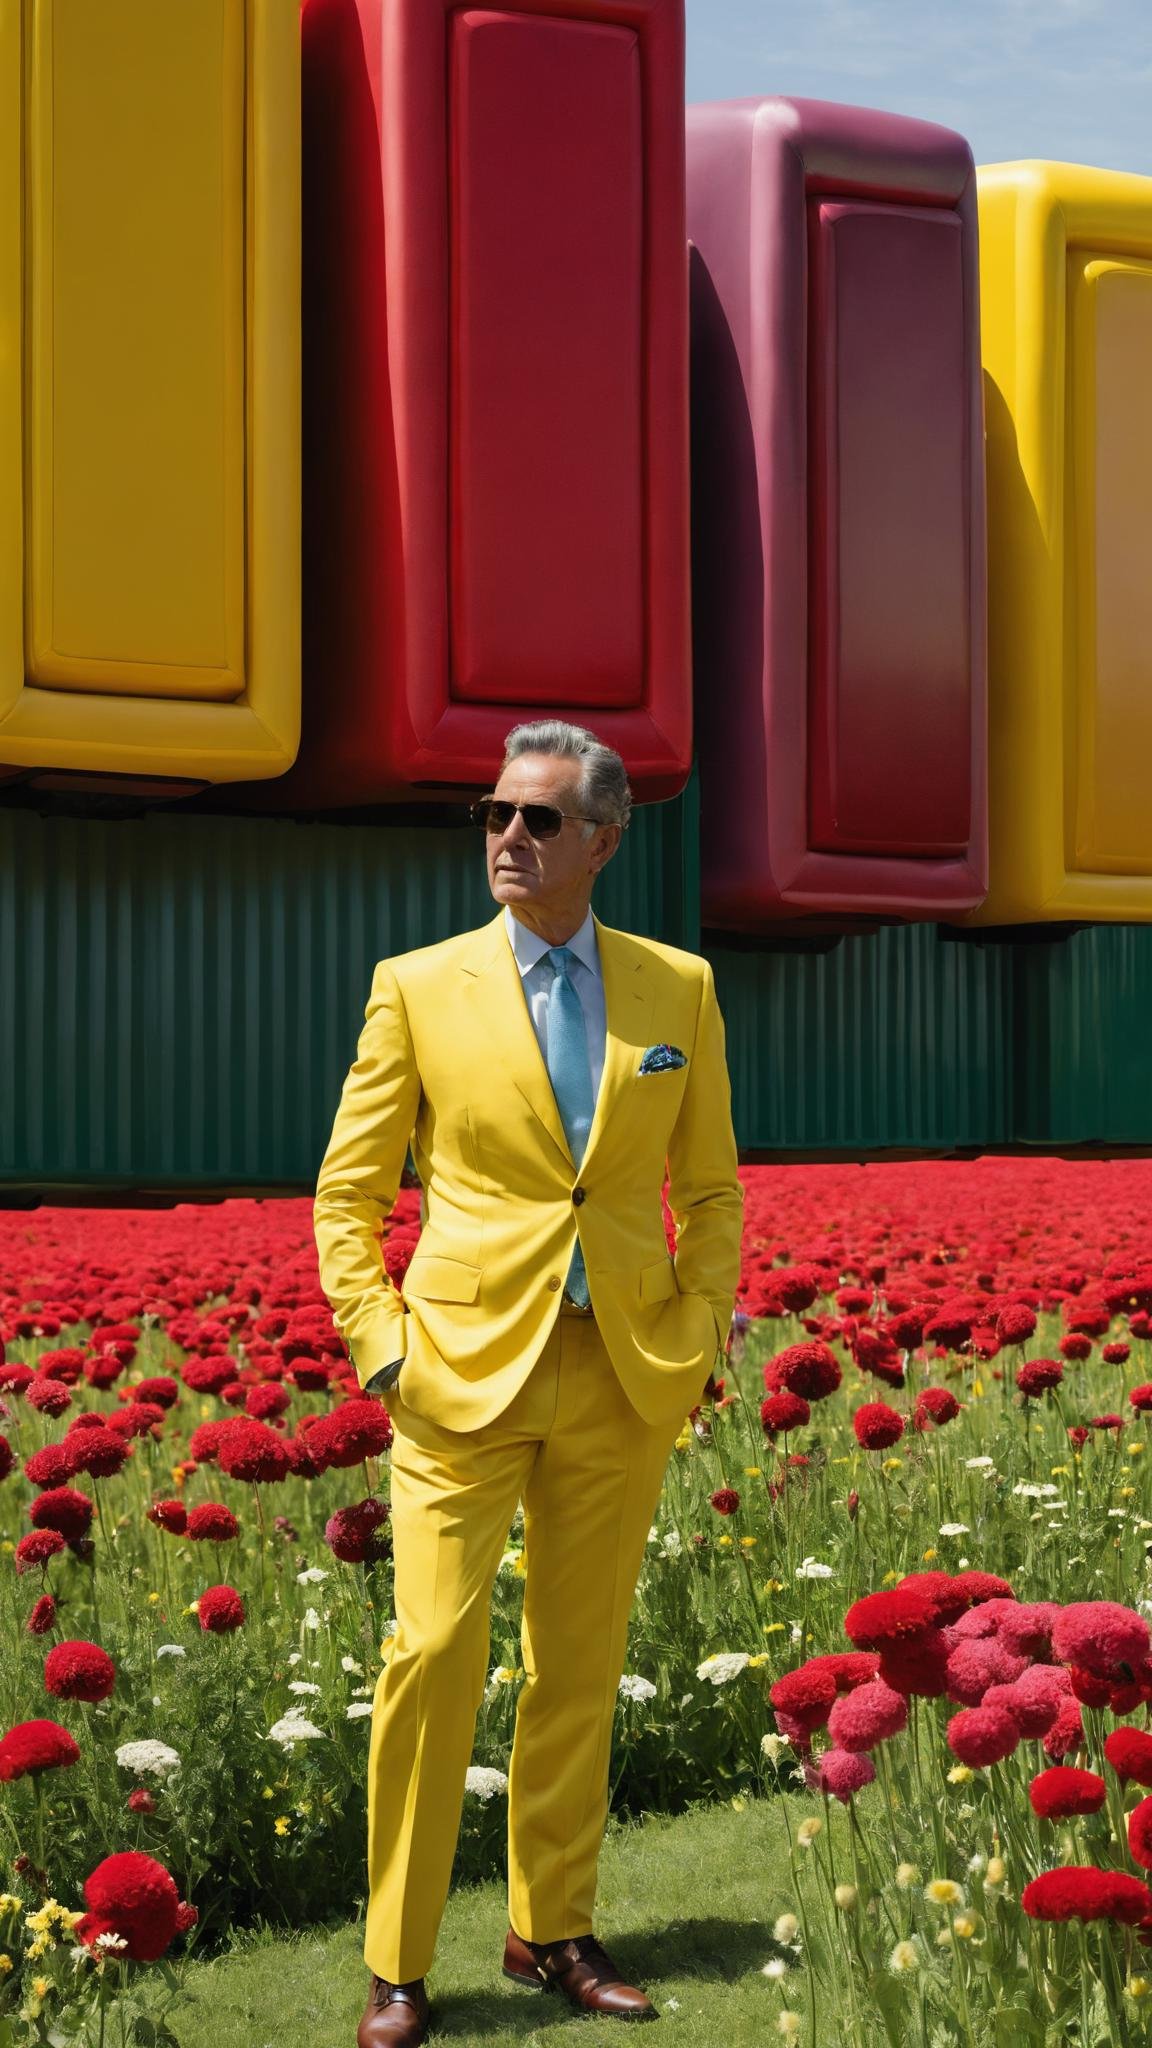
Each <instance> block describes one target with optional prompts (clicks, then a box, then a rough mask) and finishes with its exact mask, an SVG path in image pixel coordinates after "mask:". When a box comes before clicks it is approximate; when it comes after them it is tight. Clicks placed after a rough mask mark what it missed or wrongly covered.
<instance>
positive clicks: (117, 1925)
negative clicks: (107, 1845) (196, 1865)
mask: <svg viewBox="0 0 1152 2048" xmlns="http://www.w3.org/2000/svg"><path fill="white" fill-rule="evenodd" d="M84 1897H85V1898H86V1899H87V1901H88V1905H89V1907H90V1908H91V1910H90V1911H89V1912H87V1913H86V1914H85V1915H84V1918H83V1919H82V1920H81V1921H80V1923H79V1926H78V1929H77V1932H78V1933H79V1936H80V1939H81V1941H84V1942H87V1943H89V1945H91V1944H92V1943H93V1942H94V1941H95V1940H96V1938H97V1936H98V1935H100V1934H118V1935H119V1936H120V1938H121V1940H122V1941H124V1942H125V1943H126V1944H127V1947H126V1949H124V1950H123V1951H122V1953H123V1954H126V1955H127V1956H128V1957H129V1958H130V1959H131V1960H132V1961H133V1962H135V1963H154V1962H156V1961H157V1960H158V1959H159V1957H160V1956H162V1955H163V1954H164V1951H165V1949H166V1948H167V1947H168V1946H169V1944H170V1942H171V1940H172V1937H173V1935H174V1934H175V1933H176V1930H177V1925H178V1914H179V1908H180V1894H179V1892H178V1891H177V1889H176V1884H175V1880H174V1879H173V1878H172V1877H171V1875H170V1874H169V1872H168V1871H167V1870H165V1868H164V1865H163V1864H162V1863H157V1862H156V1860H155V1858H154V1857H152V1856H145V1855H142V1854H141V1852H140V1850H138V1849H124V1850H121V1851H120V1852H119V1854H117V1855H115V1856H106V1857H105V1858H104V1861H103V1862H102V1863H98V1864H97V1865H96V1868H95V1870H94V1871H93V1872H92V1874H91V1876H90V1877H89V1879H88V1881H87V1883H86V1884H85V1886H84Z"/></svg>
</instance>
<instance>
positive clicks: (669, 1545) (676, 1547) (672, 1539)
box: [664, 1529, 684, 1557]
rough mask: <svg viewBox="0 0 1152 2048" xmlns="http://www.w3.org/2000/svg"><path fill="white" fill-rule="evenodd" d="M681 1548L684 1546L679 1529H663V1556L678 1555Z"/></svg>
mask: <svg viewBox="0 0 1152 2048" xmlns="http://www.w3.org/2000/svg"><path fill="white" fill-rule="evenodd" d="M683 1548H684V1538H683V1537H682V1536H681V1534H680V1531H679V1529H665V1531H664V1555H665V1557H679V1555H680V1553H681V1551H682V1550H683Z"/></svg>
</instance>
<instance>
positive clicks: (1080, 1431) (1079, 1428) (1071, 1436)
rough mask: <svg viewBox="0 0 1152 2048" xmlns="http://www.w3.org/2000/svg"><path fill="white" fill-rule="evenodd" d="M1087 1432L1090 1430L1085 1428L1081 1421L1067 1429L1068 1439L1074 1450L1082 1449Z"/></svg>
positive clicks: (1087, 1435) (1085, 1441) (1086, 1438)
mask: <svg viewBox="0 0 1152 2048" xmlns="http://www.w3.org/2000/svg"><path fill="white" fill-rule="evenodd" d="M1089 1434H1090V1432H1089V1431H1088V1430H1086V1429H1085V1427H1084V1425H1083V1423H1082V1422H1077V1423H1075V1424H1074V1425H1073V1427H1072V1428H1071V1429H1070V1430H1069V1431H1068V1441H1069V1443H1070V1444H1072V1445H1073V1446H1074V1447H1075V1449H1076V1450H1078V1451H1082V1450H1083V1448H1084V1446H1085V1444H1086V1443H1087V1441H1088V1437H1089Z"/></svg>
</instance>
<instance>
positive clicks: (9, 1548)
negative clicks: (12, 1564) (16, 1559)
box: [0, 1537, 16, 1557]
mask: <svg viewBox="0 0 1152 2048" xmlns="http://www.w3.org/2000/svg"><path fill="white" fill-rule="evenodd" d="M15 1548H16V1545H15V1544H14V1543H13V1542H12V1540H11V1538H10V1537H5V1539H4V1542H3V1543H0V1550H2V1551H3V1552H4V1555H5V1557H11V1555H12V1552H13V1551H14V1550H15Z"/></svg>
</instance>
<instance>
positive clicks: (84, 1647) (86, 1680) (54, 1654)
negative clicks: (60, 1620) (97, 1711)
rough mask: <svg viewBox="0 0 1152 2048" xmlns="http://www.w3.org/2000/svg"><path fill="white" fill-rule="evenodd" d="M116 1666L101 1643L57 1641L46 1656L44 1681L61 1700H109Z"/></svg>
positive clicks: (50, 1690) (89, 1701)
mask: <svg viewBox="0 0 1152 2048" xmlns="http://www.w3.org/2000/svg"><path fill="white" fill-rule="evenodd" d="M115 1683H116V1666H115V1664H114V1663H113V1662H112V1659H111V1657H110V1656H109V1655H108V1652H107V1650H102V1649H101V1648H100V1645H99V1643H85V1642H75V1643H57V1644H56V1647H55V1649H52V1650H49V1652H48V1655H47V1657H46V1658H45V1659H44V1684H45V1687H46V1689H47V1690H48V1691H49V1692H51V1693H55V1695H56V1698H57V1699H58V1700H87V1701H88V1703H89V1705H91V1704H92V1703H93V1702H95V1701H96V1700H106V1699H107V1698H108V1695H109V1693H110V1692H111V1691H112V1689H113V1687H114V1685H115Z"/></svg>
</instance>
